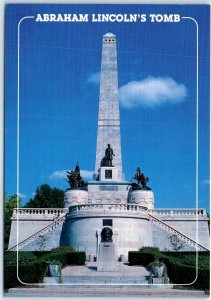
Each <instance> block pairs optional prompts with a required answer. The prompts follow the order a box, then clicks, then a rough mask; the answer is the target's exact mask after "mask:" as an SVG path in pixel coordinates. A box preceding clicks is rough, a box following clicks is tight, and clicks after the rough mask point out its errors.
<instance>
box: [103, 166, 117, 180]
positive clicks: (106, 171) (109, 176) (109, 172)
mask: <svg viewBox="0 0 211 300" xmlns="http://www.w3.org/2000/svg"><path fill="white" fill-rule="evenodd" d="M117 175H118V170H117V168H116V167H100V172H99V181H108V182H109V181H117Z"/></svg>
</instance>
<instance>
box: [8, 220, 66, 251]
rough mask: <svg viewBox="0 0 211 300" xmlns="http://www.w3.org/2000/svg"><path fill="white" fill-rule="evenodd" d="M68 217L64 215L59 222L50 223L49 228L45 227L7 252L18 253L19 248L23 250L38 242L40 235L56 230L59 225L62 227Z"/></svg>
mask: <svg viewBox="0 0 211 300" xmlns="http://www.w3.org/2000/svg"><path fill="white" fill-rule="evenodd" d="M65 216H66V215H63V216H62V217H60V218H58V219H57V220H55V221H53V222H52V223H50V224H49V225H48V226H46V227H44V228H43V229H41V230H39V231H37V232H36V233H34V234H32V235H31V236H29V237H28V238H26V239H25V240H23V241H22V242H20V243H18V244H17V245H15V246H13V247H11V248H9V249H8V250H7V251H16V250H17V247H18V249H21V248H23V247H24V246H26V245H28V244H29V243H31V242H32V241H34V240H36V239H37V238H38V237H39V236H40V235H43V234H45V233H48V232H50V231H52V230H54V229H55V228H56V227H57V226H58V225H60V223H61V222H63V221H64V219H65Z"/></svg>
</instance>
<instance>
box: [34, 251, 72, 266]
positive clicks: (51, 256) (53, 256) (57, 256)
mask: <svg viewBox="0 0 211 300" xmlns="http://www.w3.org/2000/svg"><path fill="white" fill-rule="evenodd" d="M55 260H56V261H59V262H60V263H61V265H62V266H64V265H66V260H67V259H66V252H65V251H61V252H51V253H48V254H45V255H43V256H41V257H40V259H39V261H40V262H42V261H44V262H50V261H55Z"/></svg>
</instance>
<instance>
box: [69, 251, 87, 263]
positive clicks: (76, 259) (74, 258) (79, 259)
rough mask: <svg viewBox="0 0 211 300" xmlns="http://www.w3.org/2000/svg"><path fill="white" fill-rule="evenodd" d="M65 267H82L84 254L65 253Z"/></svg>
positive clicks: (84, 259) (84, 258)
mask: <svg viewBox="0 0 211 300" xmlns="http://www.w3.org/2000/svg"><path fill="white" fill-rule="evenodd" d="M66 256H67V261H66V263H67V265H84V264H85V261H86V253H85V252H73V253H66Z"/></svg>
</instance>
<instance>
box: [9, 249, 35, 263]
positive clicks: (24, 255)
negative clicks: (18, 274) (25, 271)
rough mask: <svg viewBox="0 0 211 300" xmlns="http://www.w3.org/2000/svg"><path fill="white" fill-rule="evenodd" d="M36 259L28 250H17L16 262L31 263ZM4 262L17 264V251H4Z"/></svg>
mask: <svg viewBox="0 0 211 300" xmlns="http://www.w3.org/2000/svg"><path fill="white" fill-rule="evenodd" d="M36 260H37V256H35V255H34V254H33V252H30V251H19V252H18V264H19V265H22V264H28V263H33V262H35V261H36ZM4 262H5V264H6V265H16V264H17V251H10V252H6V253H5V255H4Z"/></svg>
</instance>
